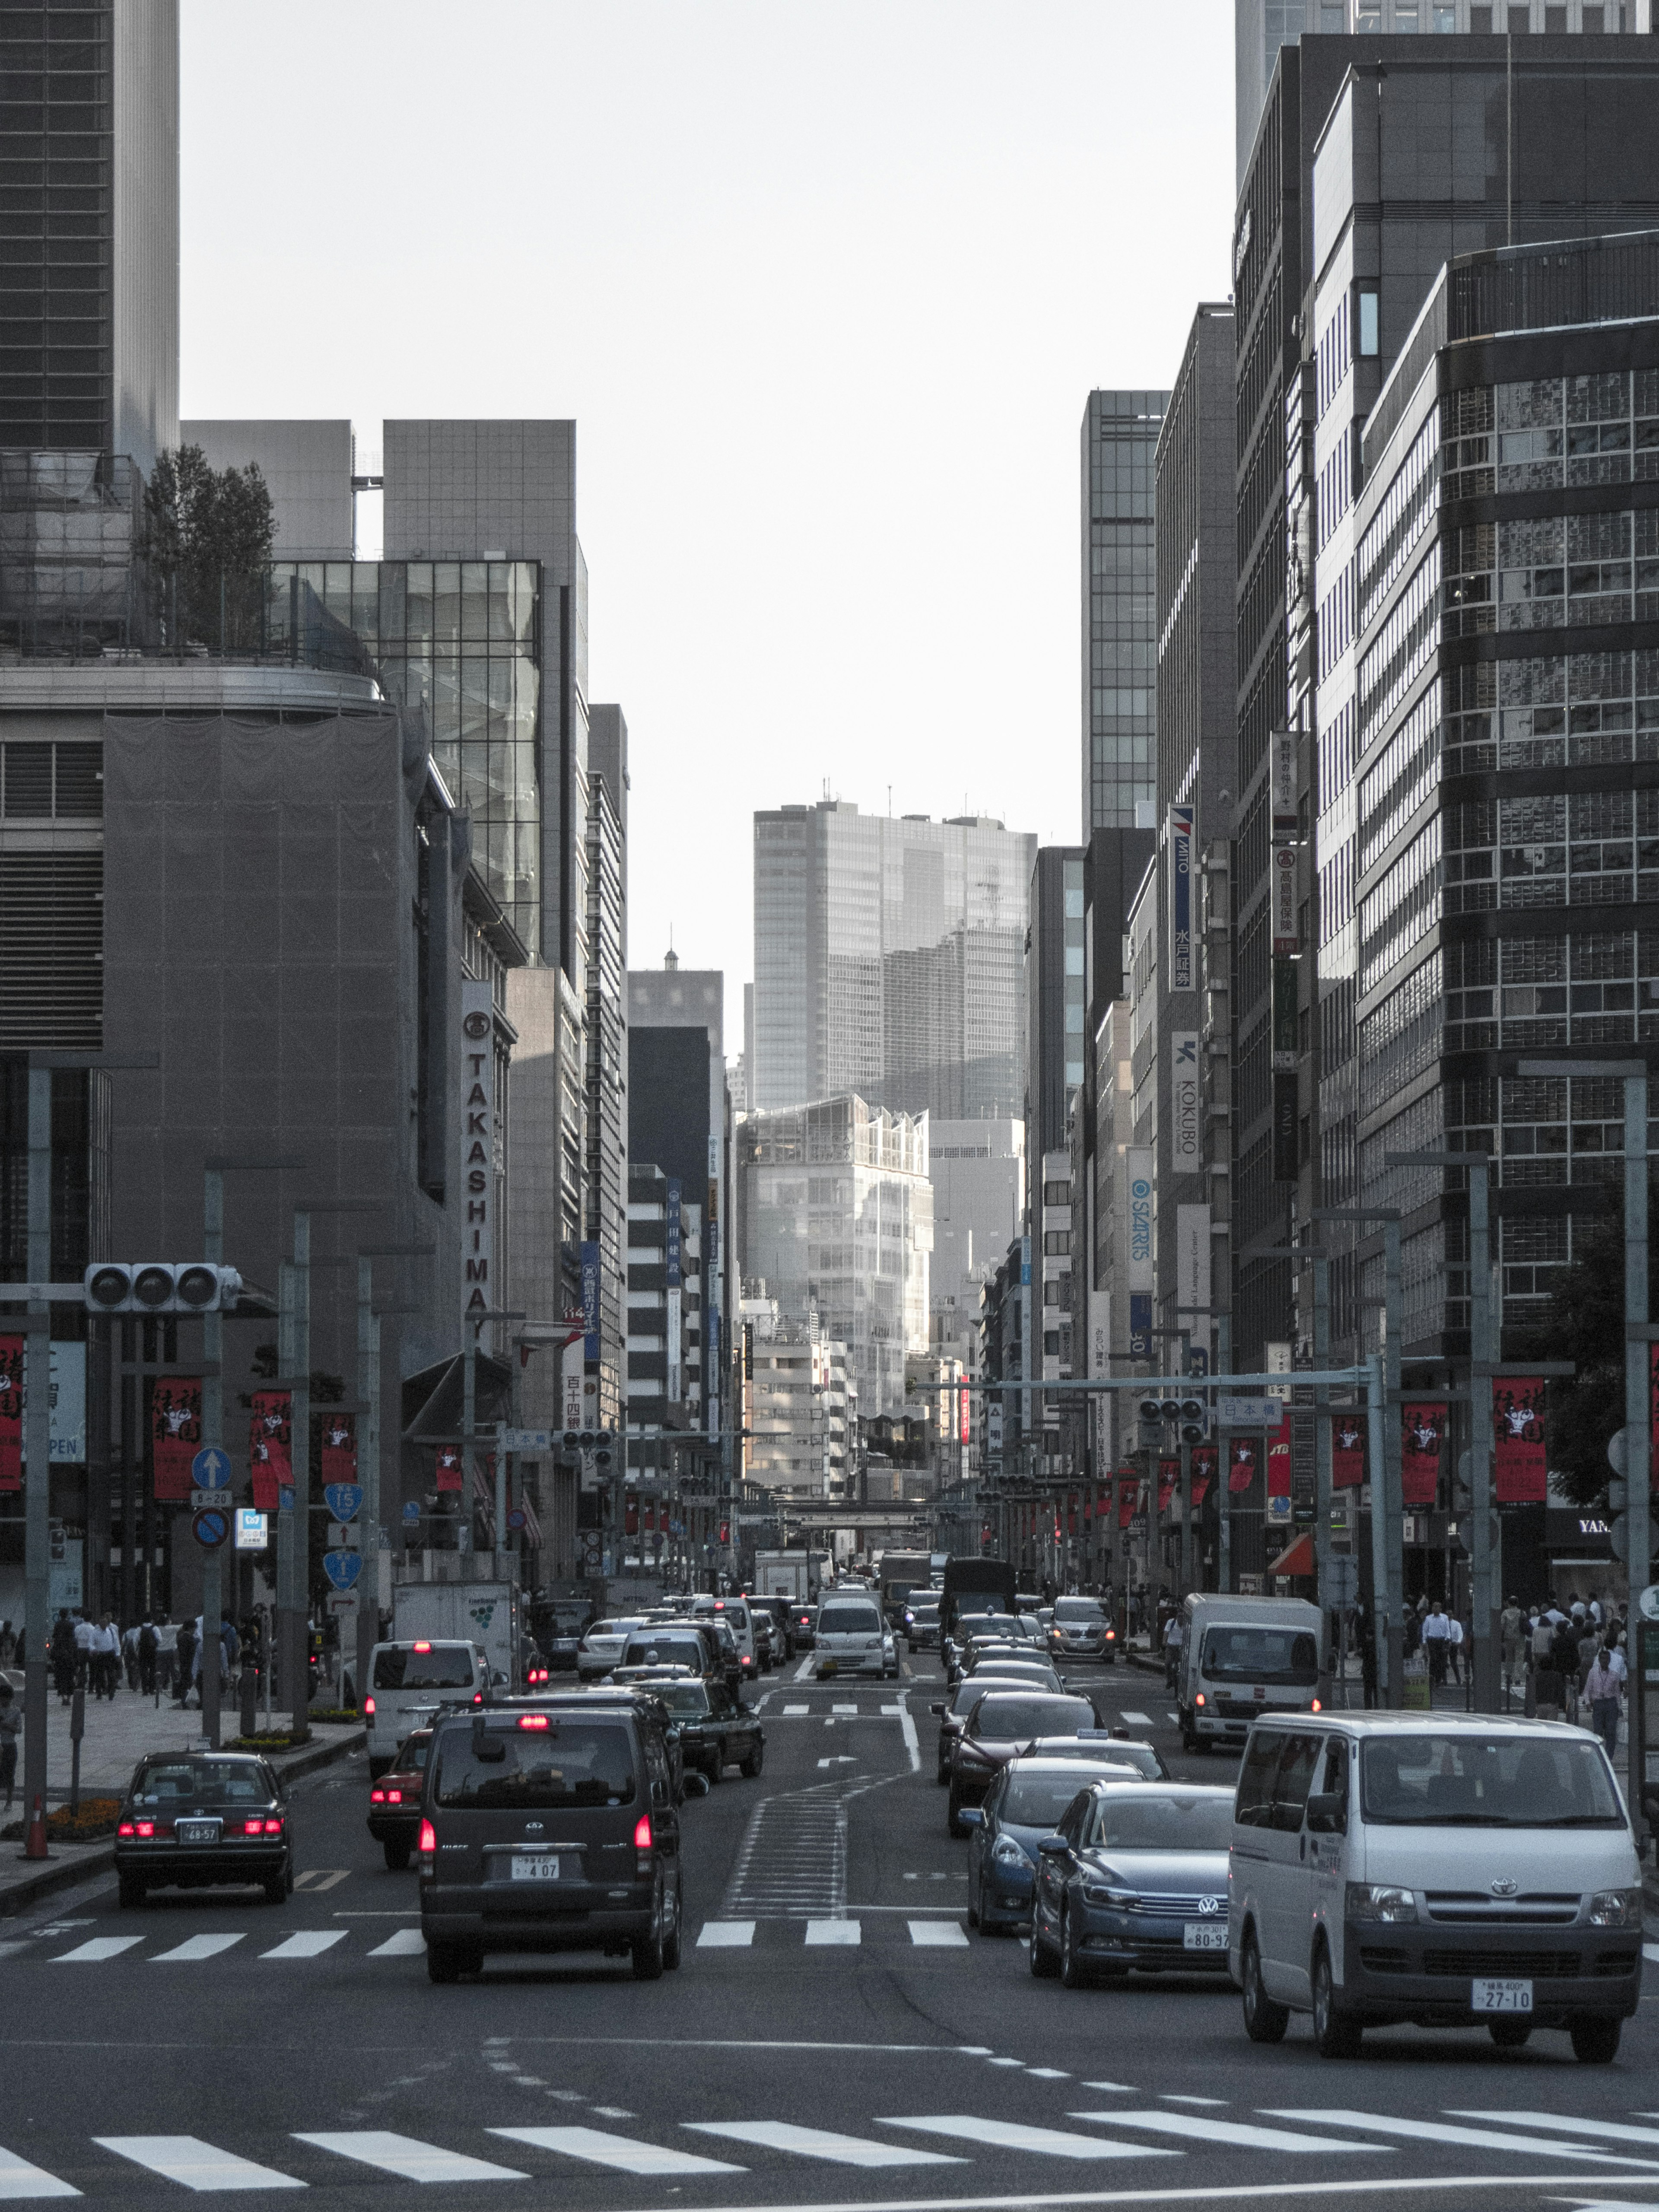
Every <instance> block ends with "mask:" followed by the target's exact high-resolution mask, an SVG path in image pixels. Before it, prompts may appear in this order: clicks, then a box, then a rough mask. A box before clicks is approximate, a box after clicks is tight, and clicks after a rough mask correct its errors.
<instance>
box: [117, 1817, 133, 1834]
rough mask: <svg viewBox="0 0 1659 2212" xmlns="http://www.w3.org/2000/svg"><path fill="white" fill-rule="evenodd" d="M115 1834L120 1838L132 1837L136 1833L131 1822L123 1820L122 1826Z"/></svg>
mask: <svg viewBox="0 0 1659 2212" xmlns="http://www.w3.org/2000/svg"><path fill="white" fill-rule="evenodd" d="M115 1832H116V1834H117V1835H118V1836H130V1835H131V1834H132V1833H133V1832H134V1831H133V1826H132V1823H131V1820H123V1821H122V1823H121V1825H120V1826H119V1827H118V1829H117V1830H116V1831H115Z"/></svg>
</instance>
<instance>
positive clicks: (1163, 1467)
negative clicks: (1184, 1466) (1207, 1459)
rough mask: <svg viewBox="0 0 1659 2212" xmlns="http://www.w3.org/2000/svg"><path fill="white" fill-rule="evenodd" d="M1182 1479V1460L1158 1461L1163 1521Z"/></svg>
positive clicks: (1159, 1500) (1159, 1517)
mask: <svg viewBox="0 0 1659 2212" xmlns="http://www.w3.org/2000/svg"><path fill="white" fill-rule="evenodd" d="M1180 1481H1181V1462H1180V1461H1179V1460H1178V1459H1161V1460H1159V1462H1158V1519H1159V1520H1160V1521H1161V1520H1162V1519H1163V1518H1164V1515H1165V1514H1166V1513H1167V1512H1168V1511H1169V1510H1170V1498H1172V1497H1173V1496H1174V1495H1175V1492H1176V1487H1177V1486H1178V1485H1179V1483H1180Z"/></svg>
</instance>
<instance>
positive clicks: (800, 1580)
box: [755, 1551, 824, 1605]
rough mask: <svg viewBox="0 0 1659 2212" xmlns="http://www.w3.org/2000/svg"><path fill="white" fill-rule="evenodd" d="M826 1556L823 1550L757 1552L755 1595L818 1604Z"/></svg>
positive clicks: (802, 1603)
mask: <svg viewBox="0 0 1659 2212" xmlns="http://www.w3.org/2000/svg"><path fill="white" fill-rule="evenodd" d="M823 1560H824V1555H823V1553H822V1552H807V1551H799V1552H757V1553H756V1554H755V1595H757V1597H787V1598H788V1599H789V1600H791V1601H792V1602H793V1603H794V1604H796V1605H813V1604H816V1603H817V1595H818V1583H819V1579H820V1577H821V1576H822V1574H823Z"/></svg>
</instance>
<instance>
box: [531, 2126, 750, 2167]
mask: <svg viewBox="0 0 1659 2212" xmlns="http://www.w3.org/2000/svg"><path fill="white" fill-rule="evenodd" d="M489 2133H490V2134H491V2135H492V2136H507V2139H508V2140H509V2142H521V2143H527V2144H529V2146H530V2148H532V2150H556V2151H562V2152H563V2153H564V2154H565V2156H566V2157H567V2158H580V2159H585V2160H586V2161H587V2163H588V2164H589V2165H591V2166H612V2167H614V2168H615V2169H616V2170H617V2172H620V2173H640V2174H660V2173H745V2172H747V2171H748V2168H747V2167H746V2166H728V2165H727V2164H726V2161H725V2160H723V2159H718V2158H699V2157H697V2155H696V2153H695V2152H692V2151H689V2150H664V2149H662V2148H659V2146H658V2145H657V2144H655V2143H647V2142H634V2140H633V2139H632V2137H631V2136H613V2135H610V2134H607V2133H606V2131H605V2129H603V2128H491V2129H490V2130H489Z"/></svg>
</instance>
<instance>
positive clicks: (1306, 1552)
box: [1267, 1529, 1314, 1575]
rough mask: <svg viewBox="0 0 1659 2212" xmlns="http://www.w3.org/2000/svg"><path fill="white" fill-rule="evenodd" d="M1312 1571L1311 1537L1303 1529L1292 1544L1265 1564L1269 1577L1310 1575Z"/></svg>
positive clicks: (1312, 1548) (1312, 1551)
mask: <svg viewBox="0 0 1659 2212" xmlns="http://www.w3.org/2000/svg"><path fill="white" fill-rule="evenodd" d="M1313 1571H1314V1544H1313V1537H1312V1535H1311V1534H1310V1533H1309V1532H1308V1531H1307V1530H1305V1529H1304V1531H1303V1533H1302V1534H1301V1535H1299V1536H1298V1537H1297V1539H1296V1541H1295V1542H1294V1543H1292V1544H1289V1545H1287V1546H1286V1547H1285V1550H1284V1551H1282V1552H1281V1553H1279V1557H1278V1558H1277V1559H1269V1560H1268V1562H1267V1572H1268V1573H1269V1574H1270V1575H1310V1574H1312V1572H1313Z"/></svg>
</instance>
